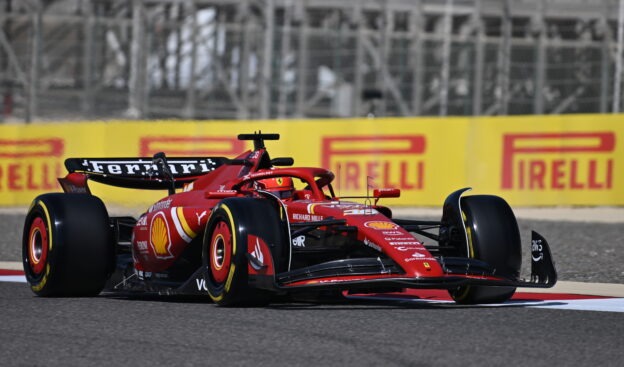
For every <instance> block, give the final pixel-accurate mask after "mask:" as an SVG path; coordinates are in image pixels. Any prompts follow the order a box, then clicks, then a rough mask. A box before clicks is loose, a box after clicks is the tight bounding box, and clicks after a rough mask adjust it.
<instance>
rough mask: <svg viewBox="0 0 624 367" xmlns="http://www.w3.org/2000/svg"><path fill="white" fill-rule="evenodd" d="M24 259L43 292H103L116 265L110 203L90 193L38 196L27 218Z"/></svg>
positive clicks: (30, 278) (29, 277)
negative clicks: (109, 210)
mask: <svg viewBox="0 0 624 367" xmlns="http://www.w3.org/2000/svg"><path fill="white" fill-rule="evenodd" d="M22 263H23V265H24V273H25V275H26V280H27V281H28V283H29V285H30V288H31V290H32V291H33V292H34V293H35V294H37V295H38V296H48V297H58V296H71V297H76V296H95V295H97V294H99V293H100V292H101V291H102V289H103V288H104V285H105V283H106V280H107V279H108V278H109V276H110V274H111V272H112V270H113V267H114V246H113V244H112V238H111V230H110V227H109V218H108V213H107V211H106V207H105V206H104V203H102V201H101V200H100V199H99V198H97V197H95V196H91V195H86V194H62V193H52V194H44V195H41V196H39V197H37V198H35V200H34V201H33V203H32V205H31V208H30V209H29V211H28V214H27V215H26V220H25V223H24V233H23V237H22Z"/></svg>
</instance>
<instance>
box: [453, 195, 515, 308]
mask: <svg viewBox="0 0 624 367" xmlns="http://www.w3.org/2000/svg"><path fill="white" fill-rule="evenodd" d="M461 209H462V215H463V217H464V224H465V227H466V232H467V237H468V247H467V249H465V250H464V251H465V252H467V253H466V254H464V255H465V256H466V257H469V258H473V259H478V260H482V261H485V262H487V263H488V264H490V265H491V266H492V267H493V268H494V269H495V275H497V276H502V277H506V278H510V279H517V278H518V277H519V275H520V268H521V264H522V248H521V244H520V232H519V230H518V224H517V221H516V217H515V215H514V214H513V211H512V210H511V208H510V207H509V205H508V204H507V202H505V200H503V199H502V198H500V197H498V196H493V195H474V196H466V197H463V198H462V199H461ZM515 291H516V288H515V287H488V286H462V287H458V288H456V289H452V290H449V293H450V295H451V297H452V298H453V299H454V300H455V302H457V303H461V304H483V303H500V302H505V301H507V300H509V299H510V298H511V297H512V296H513V294H514V293H515Z"/></svg>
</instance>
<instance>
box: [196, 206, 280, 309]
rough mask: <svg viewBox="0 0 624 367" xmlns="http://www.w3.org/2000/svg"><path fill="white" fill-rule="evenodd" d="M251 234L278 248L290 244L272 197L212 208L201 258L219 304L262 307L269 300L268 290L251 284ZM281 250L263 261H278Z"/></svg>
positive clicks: (209, 293) (211, 293) (209, 285)
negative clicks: (249, 270)
mask: <svg viewBox="0 0 624 367" xmlns="http://www.w3.org/2000/svg"><path fill="white" fill-rule="evenodd" d="M249 235H254V236H257V237H259V238H262V239H263V240H264V241H266V242H267V243H268V244H271V245H272V246H273V247H274V248H276V249H281V248H282V247H283V246H284V245H285V244H287V243H288V242H287V240H286V237H285V234H284V231H283V230H282V228H281V225H280V218H279V214H278V211H277V210H276V208H275V207H274V206H273V205H272V204H271V203H270V201H269V200H267V199H252V198H232V199H225V200H223V201H221V202H220V203H219V204H218V205H217V206H216V207H215V208H214V209H213V212H212V213H211V216H210V219H209V220H208V224H207V226H206V231H205V234H204V246H203V256H202V257H203V259H204V260H203V261H204V266H205V267H206V270H207V272H206V288H207V290H208V295H209V296H210V298H211V299H212V300H213V301H214V302H215V303H216V304H217V305H219V306H262V305H266V304H267V303H269V301H270V296H271V293H270V292H269V291H266V290H261V289H257V288H254V287H250V286H249V275H248V266H249V265H248V264H249V260H248V258H247V256H248V255H247V252H248V236H249ZM280 253H281V250H276V251H275V252H274V254H272V257H273V258H272V259H264V261H267V262H268V261H275V263H277V264H279V263H280V261H281V260H280V258H279V254H280ZM267 256H268V255H267Z"/></svg>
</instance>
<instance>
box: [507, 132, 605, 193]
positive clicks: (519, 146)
mask: <svg viewBox="0 0 624 367" xmlns="http://www.w3.org/2000/svg"><path fill="white" fill-rule="evenodd" d="M615 144H616V139H615V133H614V132H612V131H604V132H563V133H522V134H505V135H504V136H503V160H502V180H501V188H502V189H504V190H609V189H612V188H613V172H614V169H615V168H614V156H615Z"/></svg>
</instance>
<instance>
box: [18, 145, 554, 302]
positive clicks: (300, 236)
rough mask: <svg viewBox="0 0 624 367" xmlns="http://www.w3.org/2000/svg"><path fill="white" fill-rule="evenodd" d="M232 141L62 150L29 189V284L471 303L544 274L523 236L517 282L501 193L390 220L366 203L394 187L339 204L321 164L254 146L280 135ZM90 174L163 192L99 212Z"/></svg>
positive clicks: (60, 288) (537, 251) (543, 264)
mask: <svg viewBox="0 0 624 367" xmlns="http://www.w3.org/2000/svg"><path fill="white" fill-rule="evenodd" d="M238 138H239V139H241V140H253V142H254V150H253V151H247V152H244V153H242V154H240V155H239V156H238V157H236V158H234V159H228V158H224V157H212V158H170V159H167V158H166V157H165V155H164V154H162V153H159V154H156V155H155V156H154V157H153V158H129V159H125V158H110V159H91V158H86V159H82V158H81V159H78V158H70V159H67V160H66V162H65V165H66V167H67V169H68V171H69V174H68V175H67V176H66V177H64V178H61V179H59V181H60V183H61V186H62V187H63V190H64V191H65V193H50V194H44V195H41V196H39V197H37V198H36V199H35V200H34V201H33V204H32V206H31V208H30V210H29V212H28V215H27V217H26V223H25V226H24V235H23V243H22V246H23V247H22V248H23V263H24V270H25V273H26V278H27V280H28V282H29V284H30V287H31V289H32V290H33V291H34V292H35V293H36V294H38V295H41V296H89V295H97V294H99V293H100V292H102V291H103V290H104V291H106V292H124V293H126V292H132V291H134V292H143V293H157V294H177V295H205V296H208V297H210V299H212V300H213V301H214V302H216V303H217V304H219V305H262V304H266V303H268V302H271V301H272V300H276V299H283V298H284V296H285V295H293V296H295V297H296V296H297V295H304V296H305V297H306V298H307V299H310V297H316V298H317V299H320V300H323V297H327V298H330V299H332V300H335V298H336V297H341V296H343V295H346V294H347V293H370V292H374V293H383V292H396V291H400V290H403V289H406V288H430V289H432V288H433V289H446V290H448V292H449V293H450V295H451V296H452V298H453V299H454V300H455V301H456V302H458V303H464V304H474V303H492V302H503V301H506V300H508V299H509V298H510V297H511V296H512V295H513V294H514V292H515V289H516V287H519V286H522V287H544V288H545V287H552V286H553V285H554V284H555V282H556V279H557V274H556V271H555V268H554V265H553V262H552V258H551V254H550V250H549V247H548V244H547V243H546V240H544V238H542V237H541V236H540V235H539V234H537V233H535V232H533V239H532V243H531V258H532V259H531V260H532V274H531V278H530V279H529V280H521V279H520V278H519V275H520V268H521V252H522V251H521V247H520V235H519V231H518V225H517V223H516V219H515V216H514V214H513V212H512V210H511V208H510V207H509V205H508V204H507V203H506V202H505V201H504V200H503V199H501V198H500V197H497V196H490V195H474V196H462V194H463V193H464V192H465V191H467V189H462V190H458V191H456V192H453V193H452V194H450V195H449V196H448V198H447V199H446V201H445V203H444V207H443V215H442V218H441V220H440V221H420V220H407V219H396V218H393V217H392V212H391V210H390V209H389V208H387V207H385V206H380V205H377V202H378V200H379V199H380V198H386V197H397V196H399V191H398V190H396V189H378V190H374V192H373V194H372V195H371V196H369V195H366V196H363V197H361V198H360V199H364V203H363V204H361V203H356V202H352V201H346V200H344V199H345V198H338V197H337V196H336V195H335V193H334V190H333V188H332V185H331V183H332V180H333V178H334V174H333V173H332V172H330V171H328V170H326V169H322V168H307V167H299V168H291V167H290V166H292V164H293V159H292V158H274V159H271V158H270V157H269V153H268V152H267V149H266V148H265V144H264V141H265V140H277V139H279V135H277V134H261V133H256V134H241V135H239V137H238ZM88 180H93V181H97V182H100V183H105V184H109V185H114V186H121V187H128V188H141V189H168V190H169V195H168V196H167V197H165V198H164V199H162V200H160V201H158V202H156V203H155V204H154V205H152V206H151V207H149V209H148V210H147V211H146V212H145V213H143V214H141V215H140V216H139V217H138V219H135V218H134V217H109V215H108V212H107V209H106V207H105V205H104V204H103V202H102V201H101V200H100V199H99V198H97V197H96V196H93V195H91V193H90V190H89V187H88V186H87V181H88ZM179 189H182V190H179ZM176 190H178V191H179V192H176ZM346 199H349V198H346ZM350 199H354V198H350Z"/></svg>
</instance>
